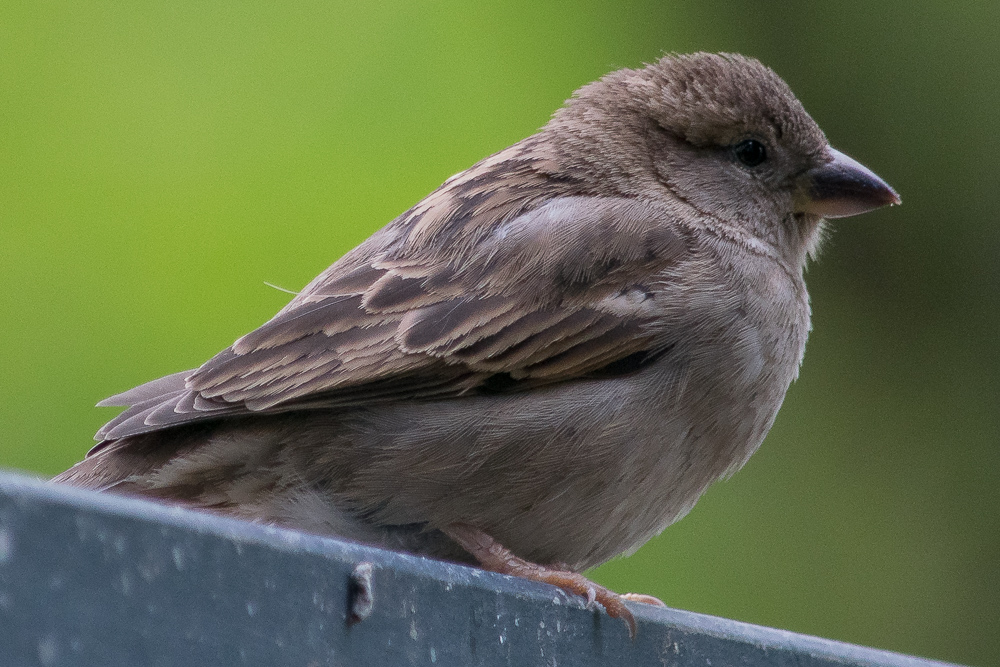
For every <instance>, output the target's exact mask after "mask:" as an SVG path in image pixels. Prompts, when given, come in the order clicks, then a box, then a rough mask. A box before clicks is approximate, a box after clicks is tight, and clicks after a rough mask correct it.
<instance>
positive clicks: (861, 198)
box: [795, 147, 902, 218]
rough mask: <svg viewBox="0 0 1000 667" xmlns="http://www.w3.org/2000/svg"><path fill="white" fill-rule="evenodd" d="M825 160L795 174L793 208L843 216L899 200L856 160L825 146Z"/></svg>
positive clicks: (823, 216)
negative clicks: (795, 184) (796, 177)
mask: <svg viewBox="0 0 1000 667" xmlns="http://www.w3.org/2000/svg"><path fill="white" fill-rule="evenodd" d="M827 151H828V158H829V159H828V161H827V162H825V163H824V164H822V165H820V166H818V167H813V168H812V169H810V170H809V171H807V172H805V173H804V174H802V175H801V176H800V177H799V178H798V182H797V193H796V207H795V209H796V211H797V212H799V213H809V214H811V215H818V216H820V217H822V218H846V217H848V216H850V215H858V214H859V213H867V212H868V211H874V210H875V209H877V208H881V207H883V206H886V205H892V204H900V203H902V200H901V199H900V198H899V195H898V194H896V191H895V190H893V189H892V188H891V187H889V184H888V183H886V182H885V181H883V180H882V179H881V178H879V177H878V176H876V175H875V173H874V172H873V171H872V170H871V169H869V168H868V167H866V166H864V165H863V164H861V163H860V162H858V161H856V160H852V159H851V158H849V157H847V156H846V155H844V154H843V153H841V152H840V151H838V150H836V149H834V148H829V147H827Z"/></svg>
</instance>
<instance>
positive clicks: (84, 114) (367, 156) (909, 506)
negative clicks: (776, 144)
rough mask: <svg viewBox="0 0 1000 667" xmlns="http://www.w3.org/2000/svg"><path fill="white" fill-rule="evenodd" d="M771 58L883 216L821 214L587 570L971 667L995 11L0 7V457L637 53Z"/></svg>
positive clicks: (997, 529) (981, 617) (59, 432)
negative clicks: (653, 501) (743, 386)
mask: <svg viewBox="0 0 1000 667" xmlns="http://www.w3.org/2000/svg"><path fill="white" fill-rule="evenodd" d="M693 50H710V51H717V50H728V51H739V52H743V53H747V54H749V55H753V56H756V57H759V58H761V59H762V60H763V61H764V62H766V63H767V64H769V65H770V66H771V67H773V68H774V69H775V70H776V71H777V72H778V73H779V74H781V75H782V76H783V77H785V78H786V79H787V80H788V82H789V83H790V84H791V86H792V88H793V90H795V91H796V92H797V94H798V95H799V97H800V98H801V99H802V100H803V103H804V104H805V106H806V108H807V109H809V110H810V112H811V113H812V114H813V116H814V117H815V118H816V119H817V120H818V121H819V123H820V125H821V126H822V127H823V128H824V129H825V130H826V132H827V134H828V136H829V138H830V140H831V142H832V143H833V144H834V145H835V146H837V147H838V148H840V149H842V150H844V151H845V152H847V153H848V154H850V155H852V156H854V157H855V158H857V159H859V160H861V161H862V162H864V163H865V164H866V165H868V166H869V167H871V168H872V169H874V170H875V171H876V172H878V173H879V174H880V175H882V176H883V177H885V178H886V179H887V180H888V181H889V182H890V183H892V184H893V186H895V187H896V189H897V190H898V191H899V192H900V193H901V194H902V196H903V200H904V202H905V204H904V206H903V207H902V208H893V209H891V210H883V211H880V212H878V213H875V214H870V215H867V216H864V217H863V218H859V219H852V220H846V221H842V222H840V223H838V224H837V225H836V233H835V234H834V235H833V237H832V239H831V240H830V242H829V243H828V245H827V247H826V251H825V253H824V257H823V260H822V261H821V262H820V263H818V264H817V265H815V266H814V267H812V268H811V269H810V273H809V282H810V289H811V293H812V295H813V305H814V312H815V321H814V325H815V332H814V334H813V337H812V339H811V341H810V345H809V351H808V354H807V355H806V362H805V365H804V367H803V371H802V377H801V379H800V380H799V381H798V382H797V383H796V384H795V385H794V386H793V387H792V390H791V392H790V393H789V396H788V399H787V401H786V405H785V407H784V409H783V410H782V412H781V414H780V415H779V417H778V421H777V424H776V425H775V427H774V430H773V431H772V434H771V435H770V437H769V438H768V440H767V442H766V443H765V445H764V447H763V448H762V450H761V451H760V453H758V454H757V456H756V457H755V458H754V459H753V460H752V461H751V462H750V464H749V465H748V466H747V467H746V469H745V470H744V471H743V472H741V473H740V474H738V475H737V476H736V477H735V478H733V480H731V481H729V482H726V483H722V484H719V485H717V486H716V487H715V488H714V489H713V490H712V491H710V492H709V493H708V495H707V496H706V497H705V498H704V499H703V500H702V502H701V503H700V504H699V505H698V507H696V508H695V510H694V512H692V514H691V516H690V517H689V518H688V519H686V520H685V521H682V522H681V523H679V524H677V525H676V526H674V527H672V528H671V529H669V530H668V531H666V533H664V534H663V535H661V536H660V537H659V538H656V539H655V540H653V541H652V542H651V543H650V544H649V545H647V546H646V547H645V548H643V549H642V550H640V551H639V553H638V554H636V555H635V556H633V557H632V558H630V559H627V560H619V561H615V562H613V563H611V564H608V565H606V566H604V567H602V568H600V569H599V570H597V571H596V572H595V576H596V578H597V579H598V580H600V581H602V582H605V583H607V584H608V585H611V586H613V587H615V588H617V589H620V590H637V591H643V592H648V593H652V594H655V595H658V596H660V597H662V598H663V599H664V600H667V601H668V602H669V603H670V604H671V605H674V606H678V607H683V608H687V609H693V610H697V611H703V612H708V613H712V614H717V615H722V616H729V617H733V618H737V619H742V620H746V621H751V622H755V623H762V624H767V625H772V626H778V627H782V628H788V629H791V630H795V631H799V632H807V633H813V634H818V635H823V636H827V637H833V638H837V639H843V640H847V641H851V642H857V643H861V644H868V645H874V646H879V647H885V648H891V649H895V650H899V651H904V652H911V653H917V654H922V655H928V656H933V657H938V658H944V659H949V660H956V661H963V662H969V663H975V664H990V663H992V664H1000V663H998V662H997V655H1000V632H998V631H997V630H998V628H1000V591H998V589H1000V491H998V490H1000V450H998V440H1000V438H998V428H1000V424H998V421H1000V419H998V417H1000V410H998V405H997V403H998V396H1000V381H998V375H1000V373H998V370H1000V361H998V359H1000V355H998V354H997V352H996V350H995V348H996V346H997V345H996V344H997V331H998V325H1000V308H998V306H1000V303H998V301H1000V297H998V295H1000V270H998V267H1000V260H998V257H1000V226H998V225H997V224H996V222H995V219H994V218H995V213H994V212H993V208H992V207H993V205H991V204H990V203H989V202H990V201H991V198H992V197H994V196H996V193H997V189H998V188H997V186H998V184H997V178H998V177H997V174H998V170H997V168H996V165H995V156H996V154H997V142H998V136H1000V133H998V132H997V130H996V122H995V118H996V108H997V103H998V98H1000V92H998V91H1000V85H998V84H1000V74H998V70H997V67H996V63H997V62H1000V5H996V4H991V3H974V2H968V1H966V2H952V3H944V2H928V1H926V0H923V1H917V2H904V1H902V0H893V1H891V2H882V3H867V2H862V1H861V0H851V1H848V2H844V3H813V4H810V5H807V4H806V3H801V4H800V3H777V2H746V1H744V2H721V1H718V0H713V1H709V2H690V3H675V2H662V1H649V2H640V1H635V0H633V1H626V2H621V1H618V2H611V1H605V2H597V1H582V2H581V1H577V2H548V3H538V2H525V1H518V2H514V1H511V2H499V3H490V4H486V3H462V2H457V1H452V2H438V3H420V2H418V3H408V2H399V1H398V0H392V1H386V0H382V1H380V2H350V3H347V2H315V1H314V2H302V3H295V4H294V5H293V4H291V3H267V2H245V3H226V2H173V3H159V4H157V3H120V2H108V1H106V0H105V1H95V2H88V3H70V2H59V1H54V2H47V3H28V2H17V1H15V2H8V3H4V5H3V6H2V7H0V118H2V122H0V282H2V285H3V289H2V291H0V312H2V313H3V323H4V326H3V327H0V369H2V372H3V376H2V377H3V380H2V382H0V424H2V426H3V438H2V440H0V465H2V466H5V467H12V468H21V469H27V470H33V471H37V472H39V473H43V474H51V473H55V472H57V471H59V470H61V469H63V468H65V467H67V466H69V465H70V464H71V463H73V462H74V461H75V460H77V459H78V458H80V457H81V456H82V455H83V453H84V451H85V450H86V447H87V445H88V441H89V438H90V435H91V434H92V433H93V432H94V431H95V430H96V429H97V427H98V426H99V425H100V424H101V423H102V422H103V421H105V420H106V419H108V418H110V417H111V416H112V415H113V414H114V413H113V412H111V411H108V410H97V409H94V408H92V407H91V406H92V405H93V404H94V402H96V401H97V400H99V399H101V398H103V397H104V396H107V395H109V394H112V393H116V392H118V391H121V390H123V389H126V388H128V387H131V386H133V385H135V384H138V383H140V382H143V381H145V380H149V379H152V378H154V377H158V376H160V375H164V374H167V373H170V372H173V371H177V370H181V369H185V368H191V367H194V366H197V365H198V364H200V363H201V362H202V361H204V360H205V359H207V358H208V357H209V356H211V355H212V354H214V353H215V352H217V351H218V350H220V349H222V348H223V347H225V346H226V345H228V344H229V343H230V342H232V341H233V340H234V339H235V338H236V337H238V336H239V335H241V334H243V333H245V332H246V331H248V330H250V329H252V328H253V327H255V326H257V325H258V324H260V323H262V322H263V321H265V320H266V319H268V318H269V317H270V316H271V315H272V314H273V313H274V312H275V311H276V310H277V309H278V308H280V307H281V306H282V305H283V304H284V303H285V302H286V301H287V299H288V296H287V295H286V294H283V293H281V292H279V291H276V290H273V289H271V288H269V287H266V286H265V285H264V281H268V282H271V283H276V284H278V285H281V286H284V287H287V288H293V289H295V288H299V287H301V286H302V285H304V284H305V283H306V282H308V280H309V279H310V278H311V277H312V276H313V275H315V274H316V273H318V272H319V271H320V270H321V269H323V268H325V267H326V266H327V265H328V264H329V263H330V262H332V261H333V260H334V259H336V258H337V257H338V256H340V255H341V254H342V253H344V252H345V251H346V250H348V249H349V248H351V247H352V246H353V245H355V244H357V243H358V242H360V241H361V240H362V239H364V238H365V237H366V236H367V235H368V234H370V233H371V232H372V231H374V230H375V229H377V228H378V227H380V226H382V225H383V224H385V223H386V222H388V221H389V220H390V219H391V218H393V217H394V216H395V215H398V214H399V213H400V212H402V211H404V210H405V209H406V208H408V207H409V206H410V205H411V204H412V203H414V202H416V201H417V200H418V199H419V198H420V197H421V196H423V195H424V194H426V193H427V192H429V191H430V190H431V189H433V188H434V187H435V186H436V185H438V184H439V183H440V182H441V181H442V180H443V179H444V178H446V177H447V176H449V175H450V174H452V173H454V172H457V171H460V170H461V169H464V168H465V167H467V166H469V165H470V164H472V163H473V162H475V161H476V160H478V159H479V158H481V157H484V156H486V155H487V154H489V153H491V152H494V151H496V150H498V149H500V148H502V147H504V146H506V145H508V144H510V143H512V142H514V141H516V140H518V139H520V138H522V137H524V136H526V135H528V134H530V133H532V132H533V131H534V130H535V129H536V128H537V127H539V126H541V125H542V124H544V123H545V121H546V119H547V118H548V116H549V114H550V113H551V112H552V111H553V110H554V109H556V108H557V107H558V106H559V104H560V103H561V102H562V100H563V99H565V98H566V97H567V96H568V95H569V94H570V92H571V91H572V90H573V89H574V88H576V87H578V86H579V85H581V84H583V83H585V82H587V81H590V80H592V79H594V78H597V77H598V76H600V75H602V74H604V73H605V72H607V71H610V70H612V69H616V68H618V67H622V66H635V65H639V64H641V63H642V62H648V61H651V60H653V59H655V58H657V57H658V56H659V55H660V54H662V53H663V52H668V51H679V52H684V51H693Z"/></svg>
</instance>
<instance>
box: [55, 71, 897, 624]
mask: <svg viewBox="0 0 1000 667" xmlns="http://www.w3.org/2000/svg"><path fill="white" fill-rule="evenodd" d="M898 203H900V199H899V197H898V196H897V195H896V193H895V192H894V191H893V190H892V188H890V187H889V186H888V185H887V184H886V183H885V182H883V181H882V180H881V179H879V178H878V177H877V176H876V175H875V174H873V173H872V172H871V171H869V170H868V169H866V168H865V167H863V166H861V165H860V164H858V163H857V162H855V161H854V160H852V159H851V158H849V157H847V156H846V155H844V154H842V153H840V152H838V151H836V150H834V149H833V148H831V147H830V146H829V144H828V143H827V141H826V138H825V136H824V135H823V132H822V131H821V130H820V129H819V127H817V125H816V123H815V122H814V121H813V120H812V118H810V117H809V115H808V114H807V113H806V112H805V110H804V109H803V108H802V106H801V104H800V103H799V102H798V100H796V98H795V97H794V95H793V94H792V92H791V91H790V90H789V88H788V86H787V85H786V84H785V83H784V82H783V81H782V80H781V79H780V78H779V77H778V76H777V75H776V74H775V73H774V72H772V71H771V70H770V69H768V68H767V67H765V66H764V65H762V64H760V63H759V62H758V61H756V60H753V59H750V58H746V57H743V56H739V55H729V54H718V55H716V54H706V53H697V54H693V55H684V56H675V55H670V56H666V57H664V58H663V59H661V60H659V61H658V62H656V63H654V64H652V65H648V66H646V67H644V68H642V69H636V70H632V69H623V70H619V71H616V72H612V73H611V74H608V75H607V76H605V77H604V78H602V79H600V80H599V81H596V82H594V83H591V84H588V85H586V86H584V87H583V88H581V89H580V90H578V91H576V93H574V95H573V97H572V98H571V99H570V100H569V101H568V102H567V103H566V105H565V106H564V107H563V108H561V109H560V110H558V111H557V112H556V113H555V115H554V116H553V118H552V119H551V120H550V121H549V123H548V124H547V125H545V127H543V128H542V129H541V130H540V131H539V132H538V133H537V134H534V135H532V136H530V137H528V138H526V139H524V140H522V141H520V142H518V143H516V144H514V145H513V146H511V147H509V148H507V149H504V150H502V151H500V152H499V153H496V154H495V155H492V156H490V157H488V158H486V159H485V160H483V161H481V162H479V163H478V164H476V165H474V166H472V167H471V168H469V169H467V170H466V171H463V172H461V173H459V174H457V175H455V176H453V177H451V178H449V179H448V180H447V181H445V182H444V184H443V185H441V187H439V188H438V189H437V190H435V191H434V192H432V193H431V194H430V195H428V196H427V197H426V198H425V199H423V200H422V201H420V202H419V203H418V204H416V205H415V206H414V207H413V208H411V209H410V210H408V211H406V212H405V213H403V214H402V215H401V216H399V217H398V218H396V219H395V220H394V221H392V222H391V223H389V225H388V226H386V227H384V228H383V229H382V230H380V231H378V232H376V233H375V234H374V235H372V236H371V237H370V238H369V239H368V240H366V241H365V242H364V243H362V244H361V245H360V246H358V247H357V248H355V249H354V250H352V251H351V252H349V253H348V254H347V255H345V256H344V257H342V258H341V259H340V260H339V261H337V262H336V263H334V264H333V266H331V267H330V268H328V269H327V270H326V271H324V272H323V273H322V274H320V275H319V276H318V277H317V278H316V279H315V280H313V281H312V282H311V283H310V284H309V285H308V286H307V287H306V288H305V289H304V290H303V291H302V292H301V293H299V294H298V295H297V296H296V297H295V298H294V299H293V300H292V301H291V302H290V303H289V304H288V305H287V306H286V307H285V308H284V309H282V310H281V311H280V312H279V313H278V314H277V315H276V316H275V317H274V318H273V319H271V321H269V322H267V323H266V324H264V325H263V326H261V327H260V328H258V329H256V330H255V331H252V332H250V333H248V334H247V335H245V336H243V337H242V338H240V339H239V340H237V341H236V342H235V343H234V344H233V345H232V346H231V347H230V348H228V349H226V350H225V351H223V352H221V353H220V354H218V355H216V356H215V357H214V358H212V359H210V360H209V361H207V362H206V363H205V364H204V365H202V366H201V367H200V368H197V369H195V370H190V371H184V372H182V373H176V374H174V375H169V376H167V377H164V378H161V379H159V380H154V381H153V382H149V383H147V384H144V385H141V386H139V387H137V388H135V389H132V390H130V391H127V392H125V393H123V394H119V395H117V396H113V397H111V398H109V399H107V400H106V401H103V402H102V403H101V404H100V405H124V406H128V408H127V409H126V410H125V411H124V412H122V413H121V414H120V415H119V416H117V417H116V418H115V419H113V420H111V421H110V422H109V423H108V424H107V425H105V426H104V427H103V428H102V429H101V430H100V432H99V433H98V434H97V440H98V441H99V444H98V445H97V446H96V447H94V448H93V449H92V450H91V451H90V453H89V454H88V456H87V458H86V459H85V460H84V461H82V462H80V463H78V464H77V465H75V466H74V467H72V468H70V469H69V470H67V471H66V472H64V473H62V474H61V475H59V476H58V477H56V478H55V479H56V481H58V482H63V483H68V484H73V485H76V486H81V487H87V488H92V489H99V490H103V491H111V492H114V493H122V494H130V495H137V496H144V497H148V498H157V499H162V500H164V501H168V502H174V503H181V504H183V505H186V506H190V507H193V508H199V509H204V510H210V511H213V512H218V513H220V514H226V515H231V516H235V517H240V518H244V519H249V520H253V521H258V522H263V523H270V524H278V525H282V526H287V527H291V528H297V529H301V530H304V531H309V532H314V533H321V534H330V535H338V536H341V537H345V538H348V539H352V540H357V541H359V542H364V543H369V544H374V545H379V546H383V547H387V548H392V549H400V550H404V551H409V552H413V553H419V554H425V555H429V556H433V557H438V558H444V559H449V560H455V561H462V562H471V563H478V564H479V565H481V566H483V567H485V568H487V569H491V570H495V571H498V572H504V573H508V574H515V575H519V576H525V577H528V578H531V579H535V580H538V581H545V582H549V583H553V584H556V585H558V586H561V587H562V588H564V589H565V590H568V591H572V592H575V593H579V594H581V595H585V596H587V597H588V598H589V599H590V600H591V601H594V600H597V601H599V602H601V604H602V605H603V606H604V607H605V608H606V609H607V610H608V612H609V613H610V614H611V615H613V616H618V617H622V618H624V619H625V620H626V621H627V622H628V624H629V626H630V631H632V632H634V620H633V619H632V615H631V613H630V612H629V610H628V609H627V608H626V607H625V605H624V604H623V602H622V600H621V598H620V597H619V596H618V595H616V594H615V593H612V592H611V591H608V590H606V589H604V588H602V587H600V586H598V585H596V584H594V583H592V582H590V581H588V580H587V579H585V578H584V577H583V576H581V575H580V574H579V573H580V572H581V571H582V570H584V569H586V568H589V567H593V566H595V565H598V564H600V563H603V562H604V561H606V560H608V559H610V558H613V557H614V556H618V555H621V554H629V553H632V552H634V551H635V550H636V549H638V548H639V546H641V545H642V544H643V543H644V542H646V541H647V540H649V539H650V538H651V537H653V536H654V535H656V534H658V533H659V532H660V531H662V530H663V529H664V528H666V527H667V526H668V525H670V524H671V523H673V522H674V521H677V520H678V519H680V518H681V517H683V516H684V515H685V514H686V513H687V512H688V511H689V510H690V509H691V507H692V506H693V505H694V503H695V502H696V501H697V499H698V497H699V496H700V495H701V494H702V493H703V492H704V491H705V490H706V489H707V488H708V486H709V485H711V484H712V482H714V481H716V480H718V479H720V478H722V477H725V476H727V475H730V474H732V473H733V472H734V471H736V470H737V469H739V468H740V467H741V466H742V465H743V464H744V463H745V462H746V461H747V459H748V458H749V457H750V455H751V454H752V453H753V452H754V450H756V449H757V447H758V446H759V445H760V443H761V441H762V440H763V438H764V436H765V434H766V433H767V431H768V429H769V428H770V427H771V424H772V422H773V421H774V418H775V415H776V414H777V412H778V408H779V406H780V405H781V402H782V399H783V398H784V396H785V391H786V390H787V389H788V386H789V384H790V383H791V382H792V380H794V379H795V377H796V376H797V374H798V368H799V363H800V361H801V359H802V355H803V351H804V349H805V343H806V336H807V334H808V332H809V299H808V295H807V294H806V287H805V283H804V282H803V275H802V274H803V267H804V265H805V263H806V260H807V258H808V257H809V256H810V255H812V254H813V253H814V252H815V250H816V247H817V245H818V243H819V241H820V239H821V237H822V226H823V219H824V218H836V217H843V216H849V215H855V214H858V213H863V212H865V211H870V210H872V209H875V208H878V207H880V206H884V205H887V204H898Z"/></svg>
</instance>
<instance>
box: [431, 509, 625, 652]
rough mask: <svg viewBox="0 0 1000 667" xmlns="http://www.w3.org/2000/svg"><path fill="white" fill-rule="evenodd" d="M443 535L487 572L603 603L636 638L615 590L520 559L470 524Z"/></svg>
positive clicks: (589, 602) (450, 527) (446, 530)
mask: <svg viewBox="0 0 1000 667" xmlns="http://www.w3.org/2000/svg"><path fill="white" fill-rule="evenodd" d="M443 532H444V534H445V535H447V536H448V537H450V538H451V539H453V540H455V541H456V542H457V543H458V544H459V546H461V547H462V548H463V549H465V550H466V551H468V552H469V553H470V554H472V556H473V557H474V558H475V559H476V560H477V561H479V564H480V565H481V566H482V567H483V569H486V570H492V571H493V572H499V573H500V574H509V575H512V576H515V577H522V578H524V579H530V580H532V581H541V582H543V583H546V584H552V585H553V586H558V587H559V588H561V589H563V590H564V591H567V592H569V593H575V594H576V595H579V596H581V597H584V598H586V599H587V606H588V607H590V606H591V605H593V603H594V602H600V603H601V605H602V606H603V607H604V609H605V610H607V612H608V616H611V617H613V618H620V619H622V620H623V621H625V624H626V625H628V634H629V637H631V638H633V639H634V638H635V630H636V627H635V618H634V617H633V616H632V612H631V611H629V610H628V607H626V606H625V602H624V601H623V600H622V597H621V596H620V595H618V594H617V593H615V592H614V591H610V590H608V589H607V588H604V587H603V586H600V585H598V584H595V583H594V582H592V581H591V580H590V579H587V578H586V577H584V576H583V575H581V574H578V573H576V572H571V571H569V570H567V569H556V568H554V567H546V566H544V565H538V564H536V563H532V562H529V561H526V560H524V559H523V558H518V557H517V556H515V555H514V553H513V552H512V551H511V550H510V549H508V548H507V547H505V546H503V545H502V544H500V543H499V542H497V541H496V540H494V539H493V538H492V537H490V536H489V535H487V534H486V533H484V532H483V531H481V530H479V529H478V528H475V527H473V526H470V525H468V524H465V523H453V524H449V525H448V526H447V527H446V528H444V529H443Z"/></svg>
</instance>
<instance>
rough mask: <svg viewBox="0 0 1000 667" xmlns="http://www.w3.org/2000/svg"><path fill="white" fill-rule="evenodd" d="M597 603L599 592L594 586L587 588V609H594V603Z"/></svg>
mask: <svg viewBox="0 0 1000 667" xmlns="http://www.w3.org/2000/svg"><path fill="white" fill-rule="evenodd" d="M595 602H597V591H596V590H595V589H594V587H593V586H588V587H587V609H593V608H594V603H595Z"/></svg>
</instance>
